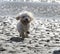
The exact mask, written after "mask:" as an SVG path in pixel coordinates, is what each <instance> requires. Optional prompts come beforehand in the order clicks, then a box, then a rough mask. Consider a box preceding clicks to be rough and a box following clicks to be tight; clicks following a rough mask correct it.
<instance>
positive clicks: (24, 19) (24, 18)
mask: <svg viewBox="0 0 60 54" xmlns="http://www.w3.org/2000/svg"><path fill="white" fill-rule="evenodd" d="M33 18H34V17H33V14H32V13H31V12H28V11H24V12H21V13H19V14H18V15H17V17H16V20H20V21H21V23H23V24H28V23H30V22H31V21H32V20H33Z"/></svg>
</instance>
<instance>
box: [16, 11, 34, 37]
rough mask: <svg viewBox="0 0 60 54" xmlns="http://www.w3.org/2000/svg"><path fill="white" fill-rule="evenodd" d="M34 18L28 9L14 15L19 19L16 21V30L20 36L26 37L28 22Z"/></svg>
mask: <svg viewBox="0 0 60 54" xmlns="http://www.w3.org/2000/svg"><path fill="white" fill-rule="evenodd" d="M33 19H34V16H33V14H32V13H31V12H29V11H22V12H21V13H19V14H18V15H17V16H16V20H20V21H19V22H18V23H17V30H18V32H19V35H20V37H22V38H28V34H29V33H30V32H29V28H30V23H31V21H32V20H33Z"/></svg>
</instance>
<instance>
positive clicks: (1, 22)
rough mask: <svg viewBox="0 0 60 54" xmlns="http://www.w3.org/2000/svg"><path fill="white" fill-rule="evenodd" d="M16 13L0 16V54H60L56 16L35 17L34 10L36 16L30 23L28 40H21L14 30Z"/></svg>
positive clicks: (59, 29)
mask: <svg viewBox="0 0 60 54" xmlns="http://www.w3.org/2000/svg"><path fill="white" fill-rule="evenodd" d="M0 10H1V9H0ZM12 10H13V8H12ZM9 11H10V9H9ZM13 12H14V11H13ZM41 12H42V11H41ZM9 13H10V12H9ZM17 13H18V12H17ZM17 13H15V14H11V13H10V14H8V15H5V14H6V12H5V14H2V15H1V16H0V54H59V53H60V19H59V16H57V15H58V14H56V13H55V14H56V17H55V18H54V16H52V17H50V18H48V17H46V16H45V15H44V14H42V16H45V18H44V17H42V16H41V15H40V16H41V17H40V16H39V15H37V14H36V10H35V13H34V12H33V13H34V15H37V16H36V17H35V19H34V20H33V21H32V22H31V25H30V30H29V31H30V34H29V38H25V39H24V40H22V39H21V38H20V37H19V33H18V31H17V28H16V25H17V23H18V21H17V20H16V18H15V16H16V14H17ZM37 13H38V12H37ZM49 13H50V12H49Z"/></svg>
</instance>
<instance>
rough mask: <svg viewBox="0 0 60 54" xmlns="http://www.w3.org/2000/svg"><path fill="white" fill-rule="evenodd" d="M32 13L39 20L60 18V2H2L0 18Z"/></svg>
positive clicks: (6, 0) (0, 1)
mask: <svg viewBox="0 0 60 54" xmlns="http://www.w3.org/2000/svg"><path fill="white" fill-rule="evenodd" d="M24 10H25V11H31V12H33V13H34V14H35V16H36V17H37V18H38V16H39V18H40V17H42V18H60V0H0V16H15V15H16V14H18V13H19V12H21V11H24Z"/></svg>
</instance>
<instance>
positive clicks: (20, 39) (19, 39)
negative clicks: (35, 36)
mask: <svg viewBox="0 0 60 54" xmlns="http://www.w3.org/2000/svg"><path fill="white" fill-rule="evenodd" d="M23 40H24V39H23V38H20V37H12V38H10V41H14V42H22V41H23Z"/></svg>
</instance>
